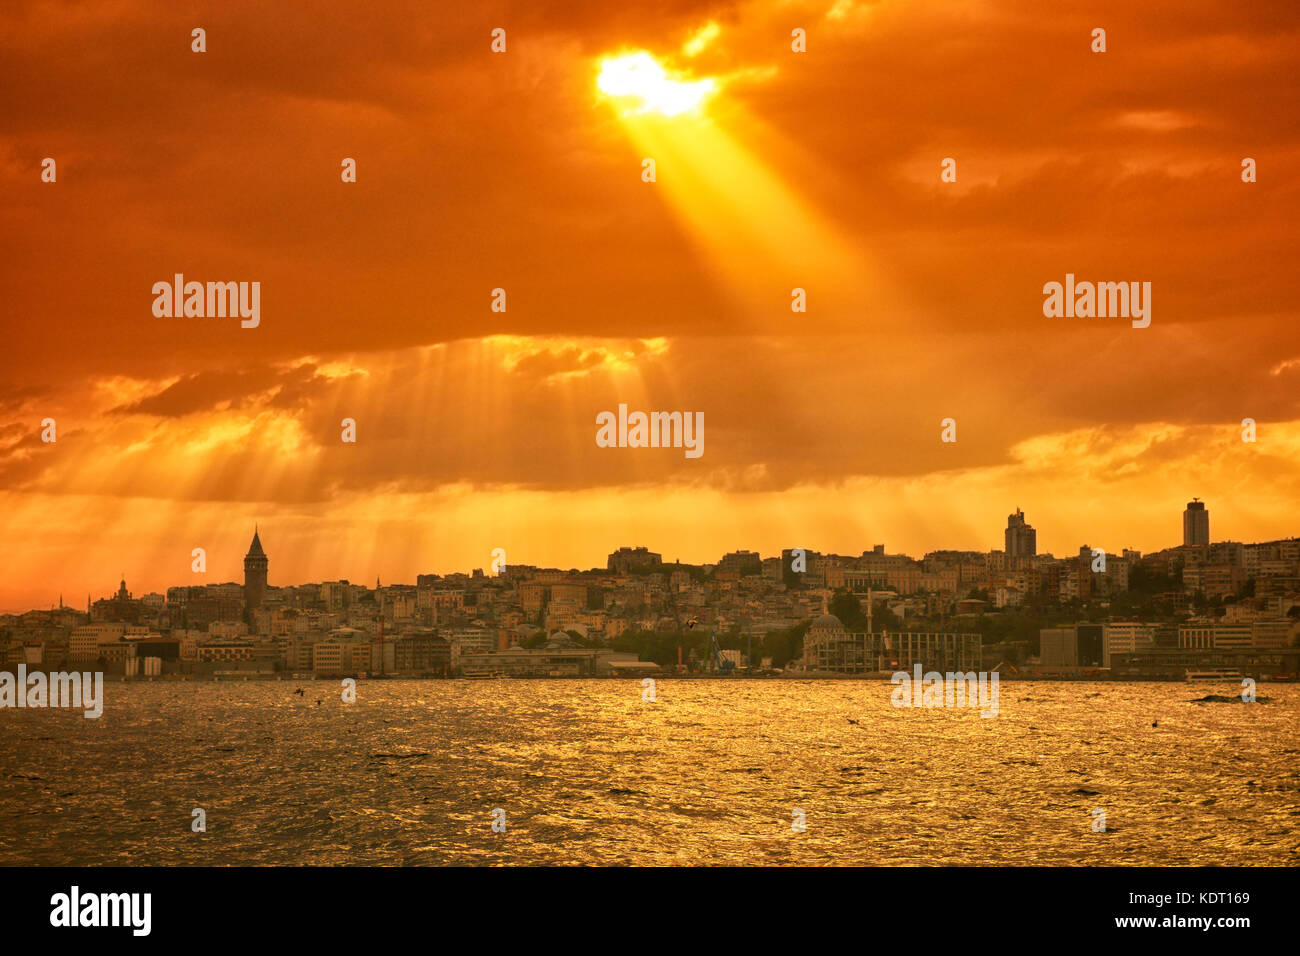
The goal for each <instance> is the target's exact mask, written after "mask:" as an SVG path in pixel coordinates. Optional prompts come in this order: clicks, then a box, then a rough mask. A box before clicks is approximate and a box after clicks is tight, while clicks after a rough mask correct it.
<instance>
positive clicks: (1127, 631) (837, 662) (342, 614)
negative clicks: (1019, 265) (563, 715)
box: [0, 500, 1300, 680]
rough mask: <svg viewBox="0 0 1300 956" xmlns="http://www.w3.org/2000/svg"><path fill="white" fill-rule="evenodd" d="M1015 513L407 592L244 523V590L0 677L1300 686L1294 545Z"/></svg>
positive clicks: (1190, 527) (477, 578) (59, 610)
mask: <svg viewBox="0 0 1300 956" xmlns="http://www.w3.org/2000/svg"><path fill="white" fill-rule="evenodd" d="M1036 540H1037V538H1036V532H1035V529H1034V528H1033V526H1032V525H1030V524H1029V521H1028V517H1027V516H1026V515H1025V514H1023V513H1022V512H1021V511H1020V510H1019V509H1017V510H1016V511H1015V512H1014V513H1012V514H1011V515H1009V516H1008V519H1007V526H1006V530H1005V533H1004V547H1003V548H1002V549H998V550H991V551H988V552H977V551H932V552H930V553H928V554H926V555H925V556H924V557H922V558H919V559H917V558H912V557H909V556H908V555H904V554H891V553H889V552H887V551H886V549H885V546H884V545H875V546H874V547H873V548H872V549H871V550H870V551H865V552H863V553H862V554H860V555H857V556H845V555H838V554H824V553H820V552H817V551H814V550H801V549H798V548H790V549H786V550H784V551H782V552H781V554H780V555H771V556H767V557H764V556H763V555H760V554H759V553H757V552H753V551H735V552H732V553H730V554H726V555H723V556H722V557H721V558H720V559H719V560H718V561H717V562H716V563H713V564H699V565H696V564H684V563H677V562H665V561H664V560H663V557H662V555H661V554H659V553H656V552H653V551H650V550H649V549H648V548H646V547H643V546H639V547H621V548H619V549H618V550H616V551H614V552H613V553H611V554H610V555H609V556H608V559H607V561H606V565H605V567H604V568H598V569H591V570H585V571H583V570H576V569H570V570H562V569H556V568H541V567H534V566H529V565H509V566H503V567H499V568H498V569H497V570H496V571H495V572H494V573H490V574H485V573H484V571H483V570H482V569H474V570H473V571H472V572H471V573H469V574H464V573H454V574H444V575H438V574H422V575H419V576H418V577H417V579H416V581H415V583H414V584H387V585H385V584H382V583H381V582H379V581H378V580H376V582H375V584H374V586H373V587H371V586H367V585H363V584H354V583H351V582H349V581H345V580H343V581H325V582H321V583H310V584H296V585H285V586H272V585H271V584H269V572H270V559H269V556H268V554H267V552H266V551H265V550H264V549H263V545H262V541H261V537H260V531H258V530H256V529H255V530H254V534H253V538H252V543H251V545H250V547H249V550H248V553H247V555H246V556H245V558H244V581H243V583H242V584H239V583H234V582H231V583H223V584H205V585H198V586H185V585H181V586H176V587H171V588H168V589H167V593H166V594H165V595H164V594H157V593H151V594H145V595H142V596H139V597H137V596H135V595H134V594H133V593H132V592H131V591H130V590H129V589H128V586H127V582H126V581H125V580H122V581H121V583H120V585H119V588H118V590H117V592H116V593H115V594H112V595H110V596H108V597H104V598H101V599H99V600H91V599H90V598H89V597H88V598H87V606H86V608H85V610H81V609H78V608H73V607H68V606H65V605H64V604H63V602H62V599H60V603H59V606H58V607H56V608H52V609H50V610H31V611H27V612H25V613H22V614H7V615H4V616H0V664H2V665H3V668H4V669H6V670H14V669H15V668H17V667H18V666H19V665H23V666H24V668H25V670H28V671H35V670H47V671H59V670H62V669H65V668H72V669H77V668H93V669H96V670H101V671H103V672H104V673H106V674H113V675H121V676H123V677H126V678H145V679H151V678H163V679H168V678H171V679H186V678H195V679H226V678H229V679H253V678H283V677H293V678H300V679H301V678H311V677H332V678H337V677H341V676H357V677H381V676H393V677H397V676H404V677H456V676H467V677H489V676H519V677H547V676H551V677H561V676H566V677H574V676H615V675H620V674H622V675H631V674H637V675H642V674H677V675H715V674H716V675H724V674H725V675H750V676H778V675H779V676H794V677H799V676H802V677H870V676H880V675H885V674H888V673H889V672H892V671H895V670H898V669H904V670H905V669H908V668H910V667H912V666H914V665H915V664H918V663H919V664H921V665H922V666H923V667H925V668H938V669H940V670H943V669H950V668H953V667H955V668H957V669H958V670H962V671H967V670H986V671H994V670H996V671H997V672H999V673H1000V674H1001V675H1002V676H1003V677H1004V678H1058V679H1106V678H1112V679H1183V678H1184V676H1185V675H1189V674H1191V673H1193V672H1197V671H1205V670H1209V671H1211V672H1213V673H1218V674H1221V675H1234V676H1250V677H1253V678H1256V679H1263V680H1294V679H1295V676H1296V674H1297V670H1300V667H1298V666H1297V665H1298V658H1300V538H1288V539H1284V540H1278V541H1267V542H1261V543H1255V544H1245V543H1241V542H1236V541H1218V542H1212V541H1211V540H1210V529H1209V511H1208V509H1207V507H1206V505H1205V503H1204V502H1201V501H1199V500H1193V501H1191V502H1189V503H1188V505H1187V509H1186V511H1185V512H1184V514H1183V542H1182V544H1180V545H1178V546H1176V547H1171V548H1167V549H1165V550H1162V551H1158V552H1154V553H1150V554H1141V553H1139V552H1136V551H1130V550H1124V551H1122V552H1121V553H1119V554H1109V553H1106V552H1104V551H1103V550H1102V549H1099V548H1093V547H1090V546H1089V545H1086V544H1085V545H1083V546H1081V547H1080V548H1079V552H1078V554H1077V555H1070V556H1068V557H1063V558H1058V557H1055V556H1053V555H1051V554H1039V553H1038V551H1037V543H1036Z"/></svg>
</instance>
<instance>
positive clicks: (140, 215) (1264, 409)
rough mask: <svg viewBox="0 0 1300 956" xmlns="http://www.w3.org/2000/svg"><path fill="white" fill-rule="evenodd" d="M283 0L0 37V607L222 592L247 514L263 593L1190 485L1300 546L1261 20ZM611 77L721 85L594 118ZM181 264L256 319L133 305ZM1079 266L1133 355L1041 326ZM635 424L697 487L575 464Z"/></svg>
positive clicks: (17, 23) (729, 546) (1183, 490)
mask: <svg viewBox="0 0 1300 956" xmlns="http://www.w3.org/2000/svg"><path fill="white" fill-rule="evenodd" d="M292 7H302V9H294V8H291V5H289V4H279V3H263V2H251V0H222V2H212V3H190V2H186V3H179V4H165V3H161V2H150V3H146V2H140V0H117V2H115V0H106V2H100V3H87V4H80V3H62V2H41V3H29V2H25V0H12V2H9V3H6V4H4V5H3V7H2V8H0V87H2V88H3V89H4V91H5V94H6V95H5V97H4V102H3V105H2V106H0V117H2V118H3V122H0V195H2V197H3V198H2V200H0V233H2V234H3V236H4V237H5V239H6V241H5V243H4V245H5V255H4V256H3V257H0V289H3V292H4V303H3V314H4V331H5V335H4V346H5V347H4V348H3V349H0V527H2V528H3V538H2V540H3V543H4V548H3V553H2V554H0V610H22V609H25V608H28V607H48V606H49V605H50V604H51V603H54V602H56V601H57V600H58V595H59V594H60V593H62V594H63V595H64V597H65V599H66V600H67V603H69V604H73V605H82V604H84V601H85V597H86V594H87V592H89V593H90V594H92V595H93V596H94V597H95V598H98V597H102V596H104V595H106V594H108V593H109V592H110V591H112V590H114V589H115V588H116V586H117V580H118V577H119V575H120V574H122V573H125V575H126V579H127V583H128V586H129V587H130V588H131V590H133V591H134V592H135V593H136V594H137V595H139V594H142V593H144V592H146V591H161V590H164V589H165V588H166V587H168V586H172V585H179V584H191V583H204V582H214V581H229V580H242V565H241V559H242V557H243V554H244V552H245V550H246V549H247V546H248V542H249V539H250V538H251V536H252V531H253V525H254V523H255V522H256V523H257V524H258V525H259V527H260V529H261V538H262V542H263V544H264V545H265V548H266V551H267V553H268V555H269V556H270V583H271V584H273V585H277V584H291V583H300V582H304V581H311V580H324V579H330V580H332V579H338V578H347V579H349V580H353V581H360V582H365V583H371V582H373V581H374V579H375V578H376V576H378V577H380V578H382V579H383V580H384V582H385V583H389V582H402V581H405V582H414V579H415V576H416V575H417V574H419V573H425V572H446V571H453V570H469V569H471V568H475V567H482V568H486V567H487V566H488V565H489V564H490V562H491V552H492V549H494V548H498V547H500V548H505V549H506V552H507V561H508V563H511V564H542V565H550V566H560V567H566V568H567V567H582V568H588V567H593V566H597V565H603V563H604V559H605V555H606V554H607V553H608V552H609V551H611V550H613V549H615V548H617V547H619V546H621V545H646V546H648V547H650V548H651V549H652V550H655V551H659V552H662V553H663V555H664V557H665V559H673V558H680V559H682V560H685V561H694V562H704V561H714V560H716V559H717V558H718V557H719V556H721V554H723V553H724V552H726V551H730V550H735V549H738V548H749V549H753V550H759V551H762V552H763V553H764V554H765V555H770V554H773V553H775V552H776V551H778V550H779V549H780V548H782V547H805V548H810V549H817V550H822V551H837V552H840V553H846V554H857V553H860V552H861V551H863V550H864V549H869V548H871V547H872V545H874V544H878V543H883V544H885V545H886V547H887V549H888V550H889V551H891V552H895V551H903V552H907V553H911V554H913V555H916V556H918V557H919V556H920V555H921V554H923V553H924V552H925V551H928V550H934V549H938V548H969V549H979V550H988V549H991V548H1000V547H1001V546H1002V529H1003V527H1004V526H1005V523H1006V516H1007V514H1008V513H1009V512H1011V511H1013V510H1014V509H1015V508H1016V507H1020V508H1023V509H1024V510H1025V512H1026V514H1027V516H1028V518H1029V521H1030V523H1031V524H1033V525H1034V526H1035V527H1036V528H1037V529H1038V544H1039V549H1040V550H1041V551H1053V552H1055V553H1056V554H1058V555H1062V554H1067V553H1072V552H1075V551H1077V549H1078V547H1079V546H1080V545H1083V544H1085V543H1086V544H1089V545H1092V546H1094V547H1104V548H1107V549H1108V550H1111V551H1118V550H1119V549H1121V548H1125V547H1129V548H1139V549H1141V550H1144V551H1146V550H1155V549H1158V548H1162V547H1167V546H1171V545H1174V544H1178V543H1181V512H1182V509H1183V507H1184V504H1185V502H1186V501H1188V500H1189V499H1190V498H1191V497H1192V496H1194V495H1195V496H1199V497H1201V498H1203V499H1205V500H1207V501H1208V504H1209V509H1210V522H1211V535H1212V538H1213V539H1214V540H1222V539H1226V538H1231V539H1234V540H1245V541H1255V540H1267V539H1270V538H1277V537H1286V536H1294V535H1297V534H1300V507H1297V504H1298V503H1300V401H1298V398H1300V335H1298V334H1297V326H1296V321H1297V308H1296V303H1297V302H1300V269H1298V268H1297V266H1296V253H1297V248H1300V243H1298V242H1297V240H1298V239H1300V226H1298V225H1297V212H1298V211H1300V188H1298V186H1297V183H1300V69H1297V65H1298V64H1300V7H1297V5H1296V4H1295V3H1294V0H1283V2H1252V3H1249V4H1240V3H1233V2H1226V0H1225V2H1196V0H1187V2H1178V3H1168V4H1140V5H1138V4H1131V3H1123V2H1115V3H1093V4H1070V3H1063V4H1059V5H1057V4H1051V5H1044V4H1043V3H1042V2H1041V0H1015V2H1012V0H974V2H971V0H961V2H899V0H882V2H876V3H872V2H864V0H820V2H815V3H812V2H799V0H795V2H771V0H769V2H737V3H710V2H689V0H662V2H658V3H655V4H652V5H644V6H643V8H642V9H640V10H634V9H630V8H628V7H627V6H625V5H622V4H610V3H595V2H591V3H562V4H544V3H494V2H483V3H474V4H455V5H453V4H449V3H448V4H439V3H429V2H427V0H419V2H417V0H412V2H405V3H401V2H372V3H366V4H344V3H314V4H309V5H308V4H302V5H292ZM1139 7H1140V9H1138V8H1139ZM710 24H712V26H710ZM195 27H202V28H203V29H205V30H206V31H207V52H205V53H193V52H191V49H190V44H191V30H192V29H193V28H195ZM497 27H501V28H504V29H505V30H506V31H507V51H506V52H505V53H502V54H495V53H493V52H491V50H490V43H491V31H492V30H493V29H494V28H497ZM1096 27H1102V28H1105V30H1106V31H1107V51H1106V52H1105V53H1104V54H1096V53H1093V52H1091V50H1090V44H1091V36H1090V34H1091V31H1092V30H1093V29H1094V28H1096ZM795 28H802V29H804V30H805V31H806V33H807V52H806V53H794V52H792V51H791V31H792V30H793V29H795ZM641 51H643V52H645V53H646V54H648V55H649V56H650V57H652V58H653V61H652V62H654V63H656V64H658V65H659V66H660V67H662V69H663V70H664V71H665V75H666V76H667V77H669V78H671V79H672V80H675V81H677V82H681V83H691V82H697V81H701V80H710V81H711V86H710V92H709V94H708V95H707V96H705V97H704V98H703V99H702V101H701V102H700V103H699V104H698V106H696V107H695V108H694V109H691V110H687V111H686V112H683V113H680V114H678V115H676V116H666V115H664V114H663V113H662V112H659V111H657V110H656V109H655V108H654V103H653V102H651V101H649V100H638V99H637V98H636V97H618V98H613V97H610V96H608V95H606V94H605V93H603V92H602V91H601V90H600V89H599V88H598V85H597V83H598V78H599V76H600V75H601V70H602V64H604V63H605V62H606V61H608V60H611V59H616V58H618V57H620V56H628V55H631V54H635V53H637V52H641ZM623 62H628V61H623ZM674 89H678V88H677V87H674ZM652 99H653V98H652ZM44 157H52V158H54V159H55V160H56V161H57V177H58V178H57V182H56V183H52V184H51V183H44V182H42V181H41V162H42V159H43V158H44ZM344 157H353V158H355V159H356V161H357V182H356V183H343V182H342V181H341V179H340V163H341V161H342V159H343V158H344ZM645 157H651V158H654V159H655V161H656V173H657V181H656V182H654V183H646V182H643V181H642V178H641V171H642V159H643V158H645ZM945 157H953V158H955V159H956V161H957V175H958V179H957V182H956V183H942V182H940V176H939V174H940V162H941V160H943V159H944V158H945ZM1244 157H1252V158H1254V159H1255V160H1256V161H1257V163H1258V182H1256V183H1251V184H1248V183H1243V182H1242V179H1241V161H1242V159H1243V158H1244ZM175 273H183V274H184V275H185V276H186V278H187V279H194V280H198V281H252V280H256V281H260V282H261V290H262V291H261V323H260V326H259V327H258V328H256V329H243V328H241V327H240V324H239V321H238V319H209V318H157V317H155V316H154V314H153V312H152V309H151V306H152V302H153V295H152V293H151V288H152V286H153V284H154V283H155V282H158V281H167V282H170V281H171V279H172V276H173V275H174V274H175ZM1066 273H1074V274H1075V275H1076V276H1077V277H1078V278H1079V279H1080V280H1084V279H1087V280H1094V281H1097V280H1100V281H1149V282H1151V283H1152V288H1153V293H1152V323H1151V326H1150V327H1149V328H1147V329H1134V328H1131V327H1130V325H1129V322H1128V321H1127V320H1126V319H1122V318H1119V319H1116V318H1106V319H1095V318H1045V317H1044V315H1043V309H1042V306H1043V291H1042V289H1043V285H1044V283H1047V282H1051V281H1058V282H1059V281H1062V280H1063V279H1064V277H1065V275H1066ZM498 287H500V288H504V289H505V290H506V293H507V302H508V306H507V311H506V312H504V313H501V312H493V311H491V308H490V306H491V301H492V295H491V292H492V290H493V289H494V288H498ZM795 287H800V288H804V289H806V290H807V301H808V311H807V313H805V314H796V313H792V312H791V309H790V302H791V290H792V289H793V288H795ZM620 402H622V403H626V404H628V406H629V407H630V408H631V409H642V410H647V411H649V410H679V411H688V410H689V411H702V412H703V413H704V418H705V433H704V455H703V456H702V457H701V458H698V459H689V458H687V457H685V456H684V455H683V453H682V451H681V450H680V449H609V448H600V447H597V445H596V443H595V440H594V438H595V433H596V425H595V419H596V415H597V414H598V413H599V412H601V411H605V410H616V409H617V407H618V405H619V403H620ZM47 417H48V418H54V419H55V420H56V422H57V430H58V432H57V433H58V440H57V442H55V443H52V444H51V443H43V442H42V441H41V437H40V433H41V421H42V419H44V418H47ZM345 417H350V418H354V419H355V420H356V422H357V438H358V440H357V443H356V444H344V443H343V442H342V441H341V440H340V432H341V429H340V421H341V420H342V419H343V418H345ZM945 417H952V418H955V419H956V422H957V434H958V440H957V442H956V443H955V444H945V443H942V442H941V441H940V422H941V420H942V419H944V418H945ZM1246 417H1250V418H1253V419H1255V420H1256V421H1257V422H1258V441H1257V442H1256V443H1254V444H1250V443H1245V442H1243V441H1242V440H1241V420H1242V419H1243V418H1246ZM195 547H204V548H206V549H207V553H208V567H209V572H208V574H206V575H198V574H193V573H192V572H191V571H190V553H191V549H192V548H195Z"/></svg>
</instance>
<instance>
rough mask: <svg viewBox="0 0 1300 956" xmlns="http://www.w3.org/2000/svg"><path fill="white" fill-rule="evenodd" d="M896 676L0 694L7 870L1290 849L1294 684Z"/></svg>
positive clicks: (1296, 768) (1060, 858)
mask: <svg viewBox="0 0 1300 956" xmlns="http://www.w3.org/2000/svg"><path fill="white" fill-rule="evenodd" d="M299 686H300V687H303V688H304V689H305V690H306V696H305V697H298V696H295V695H294V694H293V691H294V688H295V687H299ZM892 689H893V688H892V687H891V686H890V685H889V684H887V683H883V682H870V683H868V682H857V681H776V680H768V681H742V680H694V681H690V680H687V681H682V680H678V681H674V680H661V681H659V684H658V689H657V690H658V693H657V702H655V703H646V702H643V701H642V688H641V685H640V682H639V681H638V680H625V681H623V680H620V681H610V680H601V681H594V680H593V681H565V680H537V681H522V680H497V681H369V682H366V681H363V682H361V683H360V684H359V686H358V700H357V702H356V703H355V704H344V703H342V702H341V700H340V692H339V685H338V683H337V682H334V681H315V682H313V681H305V682H297V683H295V682H290V681H285V682H272V683H190V684H169V683H148V684H123V683H112V682H110V683H108V684H107V685H106V698H107V701H106V704H105V709H104V715H103V717H101V718H100V719H99V720H87V719H84V718H83V717H82V716H81V713H80V711H53V710H3V711H0V788H2V789H0V863H4V864H33V863H34V864H76V865H98V864H109V865H113V864H150V865H154V864H215V865H224V864H333V865H338V864H448V863H475V864H504V863H522V864H579V863H599V864H616V863H634V864H919V865H934V864H1085V863H1086V864H1164V865H1170V864H1172V865H1183V864H1234V865H1252V864H1272V865H1278V864H1282V865H1294V864H1297V863H1300V742H1297V740H1296V730H1297V726H1300V725H1298V723H1297V720H1296V717H1297V711H1298V710H1300V686H1297V685H1267V684H1261V685H1260V693H1261V694H1263V695H1267V696H1268V697H1271V698H1272V701H1271V702H1270V703H1267V704H1253V705H1245V704H1240V703H1209V704H1195V703H1191V702H1190V701H1191V700H1192V699H1193V698H1196V697H1200V696H1203V695H1204V694H1206V693H1209V692H1211V691H1212V690H1213V691H1218V692H1221V693H1230V692H1231V691H1229V690H1228V689H1227V688H1215V687H1207V686H1204V685H1198V686H1196V687H1191V686H1189V685H1183V684H1087V683H1032V682H1018V683H1011V682H1004V683H1003V684H1002V686H1001V700H1000V704H1001V708H1000V714H999V716H997V717H996V718H992V719H981V718H980V717H979V715H978V711H977V710H974V709H971V710H956V709H930V710H925V709H895V708H894V707H892V706H891V705H890V702H889V694H890V691H891V690H892ZM318 698H320V699H321V700H322V701H323V702H322V703H321V704H320V705H317V704H316V699H318ZM850 720H854V721H857V723H850ZM1153 721H1155V722H1158V724H1159V726H1156V727H1153V726H1152V723H1153ZM194 807H202V808H204V809H205V810H206V812H207V826H208V830H207V832H206V833H193V832H191V829H190V823H191V810H192V809H193V808H194ZM496 808H501V809H503V810H505V812H506V818H505V821H506V832H505V833H504V834H500V833H494V832H493V831H492V828H491V823H492V811H493V810H494V809H496ZM796 808H798V809H802V810H803V811H804V812H805V814H806V821H807V823H806V826H807V829H806V831H805V832H803V833H799V832H795V831H794V830H793V829H792V826H791V823H792V819H793V817H792V814H793V812H794V810H795V809H796ZM1096 808H1101V809H1104V810H1105V812H1106V823H1107V828H1108V832H1106V833H1094V832H1093V831H1092V821H1093V816H1092V815H1091V811H1093V810H1094V809H1096Z"/></svg>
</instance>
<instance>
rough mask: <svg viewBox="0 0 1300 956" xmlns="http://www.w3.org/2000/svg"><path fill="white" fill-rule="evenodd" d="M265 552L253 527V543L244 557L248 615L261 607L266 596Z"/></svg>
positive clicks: (245, 605) (245, 598) (245, 603)
mask: <svg viewBox="0 0 1300 956" xmlns="http://www.w3.org/2000/svg"><path fill="white" fill-rule="evenodd" d="M268 563H269V562H268V560H267V557H266V552H265V551H263V550H262V542H261V540H260V539H259V538H258V536H257V526H256V525H254V526H253V543H252V544H250V545H249V546H248V554H246V555H245V556H244V607H245V609H247V610H248V612H249V613H252V611H253V610H255V609H256V608H259V607H261V606H262V598H264V597H265V596H266V569H267V565H268Z"/></svg>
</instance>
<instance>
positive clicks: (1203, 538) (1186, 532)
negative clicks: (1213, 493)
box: [1183, 498, 1210, 547]
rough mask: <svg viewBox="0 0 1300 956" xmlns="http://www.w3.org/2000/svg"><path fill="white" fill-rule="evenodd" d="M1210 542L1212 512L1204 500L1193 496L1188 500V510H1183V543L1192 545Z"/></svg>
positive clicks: (1186, 545)
mask: <svg viewBox="0 0 1300 956" xmlns="http://www.w3.org/2000/svg"><path fill="white" fill-rule="evenodd" d="M1209 543H1210V512H1209V511H1207V510H1206V508H1205V502H1204V501H1202V500H1201V499H1200V498H1193V499H1192V500H1191V501H1189V502H1187V510H1186V511H1184V512H1183V545H1184V546H1185V547H1190V546H1191V545H1195V544H1206V545H1208V544H1209Z"/></svg>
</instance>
